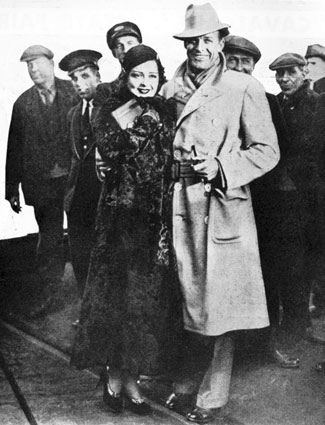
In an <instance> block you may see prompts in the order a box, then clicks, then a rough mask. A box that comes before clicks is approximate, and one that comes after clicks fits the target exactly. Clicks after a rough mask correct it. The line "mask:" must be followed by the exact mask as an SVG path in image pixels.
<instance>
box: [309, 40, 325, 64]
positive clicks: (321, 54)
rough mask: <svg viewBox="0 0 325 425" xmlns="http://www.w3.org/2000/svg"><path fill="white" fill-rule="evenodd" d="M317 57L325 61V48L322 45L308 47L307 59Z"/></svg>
mask: <svg viewBox="0 0 325 425" xmlns="http://www.w3.org/2000/svg"><path fill="white" fill-rule="evenodd" d="M310 57H317V58H321V59H324V60H325V47H324V46H322V45H321V44H312V45H310V46H308V47H307V52H306V54H305V58H306V59H308V58H310Z"/></svg>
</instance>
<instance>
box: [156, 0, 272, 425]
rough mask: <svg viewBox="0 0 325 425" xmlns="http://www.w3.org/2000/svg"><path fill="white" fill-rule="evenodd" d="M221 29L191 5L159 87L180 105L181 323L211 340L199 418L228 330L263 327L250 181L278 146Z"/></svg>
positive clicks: (226, 377)
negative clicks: (183, 53)
mask: <svg viewBox="0 0 325 425" xmlns="http://www.w3.org/2000/svg"><path fill="white" fill-rule="evenodd" d="M228 27H229V25H227V24H224V23H222V22H220V21H219V18H218V16H217V14H216V12H215V10H214V9H213V8H212V6H211V5H210V4H209V3H206V4H203V5H199V6H196V5H190V6H189V7H188V8H187V11H186V15H185V30H184V31H183V32H182V33H180V34H177V35H175V36H174V38H176V39H180V40H183V42H184V45H185V48H186V50H187V57H188V58H187V60H186V61H185V62H184V63H182V64H181V65H180V67H179V68H178V69H177V71H176V73H175V76H174V77H173V78H172V80H171V81H169V82H168V83H166V85H165V86H164V87H163V90H162V94H163V95H164V96H165V97H166V98H169V97H172V96H174V98H175V99H176V101H177V105H178V120H177V125H176V136H175V140H174V159H175V164H174V173H173V174H174V179H175V185H174V199H173V232H174V234H173V236H174V246H175V250H176V256H177V263H178V269H179V276H180V282H181V287H182V292H183V297H184V302H183V312H184V326H185V329H186V330H187V331H190V332H191V333H192V334H199V335H201V336H203V337H204V338H206V339H210V340H211V339H212V340H213V344H214V348H213V351H214V352H213V355H212V359H211V361H210V364H209V366H208V367H207V369H206V371H205V374H204V376H203V379H202V380H201V381H200V382H199V383H198V385H197V388H196V390H195V392H196V405H195V407H194V409H193V410H192V411H190V412H189V413H188V414H187V419H188V420H189V421H192V422H196V423H207V422H209V421H212V420H214V417H215V414H216V409H219V408H221V407H222V406H224V405H225V404H226V403H227V400H228V394H229V385H230V378H231V370H232V359H233V352H234V342H233V338H232V331H236V330H241V329H253V328H263V327H266V326H268V325H269V319H268V313H267V306H266V299H265V292H264V284H263V279H262V272H261V265H260V257H259V251H258V243H257V235H256V226H255V221H254V214H253V209H252V201H251V196H250V190H249V186H248V184H249V183H250V182H251V181H253V180H254V179H256V178H258V177H260V176H262V175H263V174H265V173H266V172H268V171H270V170H271V169H272V168H273V167H275V165H276V164H277V162H278V161H279V147H278V143H277V137H276V132H275V129H274V126H273V124H272V119H271V113H270V109H269V106H268V103H267V100H266V96H265V91H264V89H263V87H262V86H261V84H260V83H259V82H258V81H257V80H255V79H254V78H253V77H252V76H249V75H246V74H242V73H238V72H234V71H231V70H227V69H226V67H225V58H224V56H223V54H222V53H221V51H222V48H223V44H224V37H225V36H226V35H227V34H228V33H229V31H228ZM208 337H213V338H208ZM191 376H192V377H193V376H194V374H193V373H191V372H190V371H189V377H191ZM189 377H187V378H189ZM184 382H185V380H184V379H183V381H182V382H177V383H176V385H175V392H174V393H173V394H171V396H170V397H169V398H168V400H167V402H166V406H167V407H169V408H170V409H175V410H177V409H178V407H179V404H181V399H182V396H183V395H184V394H186V393H189V392H190V391H192V392H193V385H192V383H191V385H185V384H184ZM187 382H190V379H187ZM190 387H191V388H190Z"/></svg>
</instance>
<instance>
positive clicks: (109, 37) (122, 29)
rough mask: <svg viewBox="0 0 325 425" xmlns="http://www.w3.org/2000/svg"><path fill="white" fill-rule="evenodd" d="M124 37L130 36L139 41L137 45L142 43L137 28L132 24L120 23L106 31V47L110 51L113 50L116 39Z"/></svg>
mask: <svg viewBox="0 0 325 425" xmlns="http://www.w3.org/2000/svg"><path fill="white" fill-rule="evenodd" d="M126 35H131V36H133V37H136V38H137V39H138V40H139V43H142V35H141V31H140V29H139V27H138V26H137V25H136V24H134V23H133V22H128V21H126V22H121V23H120V24H116V25H114V26H113V27H112V28H110V29H109V30H108V31H107V34H106V41H107V44H108V47H109V48H110V49H111V50H112V49H113V48H114V42H115V40H116V39H117V38H118V37H124V36H126Z"/></svg>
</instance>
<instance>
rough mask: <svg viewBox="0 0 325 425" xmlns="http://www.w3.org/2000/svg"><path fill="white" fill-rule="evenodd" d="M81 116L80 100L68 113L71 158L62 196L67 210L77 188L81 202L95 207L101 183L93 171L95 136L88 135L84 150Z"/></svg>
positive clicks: (73, 199)
mask: <svg viewBox="0 0 325 425" xmlns="http://www.w3.org/2000/svg"><path fill="white" fill-rule="evenodd" d="M81 116H82V102H79V103H78V105H76V106H74V107H73V108H72V109H71V110H70V111H69V113H68V125H69V133H68V134H69V142H70V149H71V152H72V158H71V167H70V172H69V177H68V181H67V186H66V191H65V196H64V209H65V211H69V210H70V208H71V205H72V203H73V202H74V201H75V194H76V189H77V188H78V190H77V192H78V196H77V197H78V199H79V198H81V199H80V201H81V203H82V204H85V205H91V204H93V205H94V206H95V207H96V205H97V202H98V198H99V192H100V186H101V184H100V181H99V180H98V178H97V174H96V171H95V145H96V143H95V137H94V135H93V134H90V135H88V144H87V146H88V147H87V150H86V151H85V150H84V148H83V141H82V134H81ZM80 185H81V186H82V187H80ZM80 201H79V203H80Z"/></svg>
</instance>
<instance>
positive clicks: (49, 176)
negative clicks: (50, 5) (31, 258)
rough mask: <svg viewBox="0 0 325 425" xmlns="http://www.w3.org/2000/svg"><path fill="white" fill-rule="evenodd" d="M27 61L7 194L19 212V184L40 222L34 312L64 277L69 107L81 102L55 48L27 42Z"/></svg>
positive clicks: (9, 160)
mask: <svg viewBox="0 0 325 425" xmlns="http://www.w3.org/2000/svg"><path fill="white" fill-rule="evenodd" d="M20 61H21V62H26V64H27V69H28V72H29V75H30V77H31V79H32V81H33V82H34V85H33V86H32V87H31V88H30V89H28V90H27V91H25V92H24V93H23V94H22V95H21V96H19V98H18V99H17V100H16V102H15V103H14V106H13V111H12V117H11V123H10V129H9V138H8V149H7V162H6V199H7V200H8V201H9V202H10V205H11V207H12V209H13V210H14V211H15V212H17V213H18V212H19V211H20V209H21V207H20V199H19V185H20V184H21V186H22V191H23V194H24V197H25V202H26V204H27V205H32V206H33V207H34V212H35V218H36V221H37V224H38V226H39V241H38V245H37V269H38V272H39V274H40V276H41V279H42V291H41V294H40V297H39V302H38V305H37V307H36V308H35V310H34V311H32V312H31V315H32V316H33V315H34V316H36V315H38V314H40V313H43V312H45V311H46V309H47V307H49V305H50V303H51V293H52V292H53V291H55V290H56V289H57V286H58V285H59V282H60V281H61V277H62V273H63V266H64V259H63V243H62V242H63V196H64V190H65V185H66V181H67V176H68V170H69V166H70V157H71V154H70V148H69V144H68V142H67V138H66V134H67V113H68V111H69V109H70V108H71V106H72V105H73V104H74V103H75V102H76V93H75V91H74V89H73V87H72V84H71V82H70V81H65V80H61V79H59V78H56V77H55V75H54V62H53V53H52V52H51V50H49V49H48V48H46V47H44V46H40V45H34V46H30V47H28V48H27V49H26V50H25V51H24V52H23V54H22V56H21V58H20Z"/></svg>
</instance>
